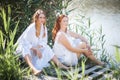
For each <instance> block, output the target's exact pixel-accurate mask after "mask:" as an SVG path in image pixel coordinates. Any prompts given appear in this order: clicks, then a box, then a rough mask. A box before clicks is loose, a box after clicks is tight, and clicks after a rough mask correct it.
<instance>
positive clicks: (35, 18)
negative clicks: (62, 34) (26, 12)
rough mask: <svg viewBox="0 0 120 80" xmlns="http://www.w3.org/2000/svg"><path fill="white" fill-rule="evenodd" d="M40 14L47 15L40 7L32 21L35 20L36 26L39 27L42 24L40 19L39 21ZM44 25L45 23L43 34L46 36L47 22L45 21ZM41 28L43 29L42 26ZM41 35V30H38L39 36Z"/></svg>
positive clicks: (37, 34)
mask: <svg viewBox="0 0 120 80" xmlns="http://www.w3.org/2000/svg"><path fill="white" fill-rule="evenodd" d="M40 14H44V15H45V16H46V14H45V12H44V11H43V10H41V9H38V10H37V11H36V12H35V13H34V14H33V17H32V23H33V22H35V27H38V26H40V25H41V24H39V21H38V19H39V15H40ZM43 25H44V34H43V37H45V36H46V33H45V27H46V22H45V23H44V24H43ZM40 30H41V28H40ZM39 35H40V31H39V32H38V31H36V36H37V37H39Z"/></svg>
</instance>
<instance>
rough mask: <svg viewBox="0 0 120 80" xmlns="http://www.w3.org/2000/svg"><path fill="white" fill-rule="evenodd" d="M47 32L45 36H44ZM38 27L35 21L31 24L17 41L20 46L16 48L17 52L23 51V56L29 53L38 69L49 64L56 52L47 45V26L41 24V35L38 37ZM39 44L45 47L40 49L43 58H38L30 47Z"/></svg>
mask: <svg viewBox="0 0 120 80" xmlns="http://www.w3.org/2000/svg"><path fill="white" fill-rule="evenodd" d="M44 31H45V33H46V36H45V37H42V36H43V34H44ZM35 32H36V29H35V23H32V24H30V25H29V26H28V27H27V29H26V30H25V31H24V32H23V34H22V35H21V36H20V38H19V39H18V41H17V43H16V44H18V47H17V49H16V51H17V53H21V54H22V55H23V57H25V55H27V54H29V55H30V57H31V59H32V64H33V65H34V66H35V68H36V69H38V70H42V69H43V68H44V67H47V66H48V62H49V61H50V60H51V59H52V58H53V56H54V53H53V51H52V49H51V48H50V47H49V46H48V45H47V39H48V36H47V28H45V30H44V28H43V26H41V31H40V36H39V38H38V37H36V33H35ZM38 45H42V46H43V47H42V48H40V49H39V50H40V51H41V53H42V58H38V56H36V55H35V54H34V53H33V52H32V51H31V50H30V49H31V48H32V47H36V46H38Z"/></svg>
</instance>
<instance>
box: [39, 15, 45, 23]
mask: <svg viewBox="0 0 120 80" xmlns="http://www.w3.org/2000/svg"><path fill="white" fill-rule="evenodd" d="M39 21H40V23H41V24H45V22H46V17H45V15H44V14H40V15H39Z"/></svg>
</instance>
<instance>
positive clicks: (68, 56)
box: [53, 31, 81, 66]
mask: <svg viewBox="0 0 120 80" xmlns="http://www.w3.org/2000/svg"><path fill="white" fill-rule="evenodd" d="M60 35H65V37H66V38H67V39H68V41H69V42H70V44H71V45H72V46H73V47H76V46H77V45H78V44H80V43H81V40H80V39H75V38H73V37H71V36H70V35H69V34H66V33H64V32H61V31H59V32H58V33H57V35H56V38H55V43H54V45H53V51H54V53H55V55H56V56H57V57H58V59H59V60H60V62H61V63H63V64H65V65H68V66H74V65H77V64H78V58H77V54H76V53H74V52H72V51H70V50H68V49H67V48H66V47H65V46H64V45H62V44H61V43H60V42H59V41H58V39H59V37H60Z"/></svg>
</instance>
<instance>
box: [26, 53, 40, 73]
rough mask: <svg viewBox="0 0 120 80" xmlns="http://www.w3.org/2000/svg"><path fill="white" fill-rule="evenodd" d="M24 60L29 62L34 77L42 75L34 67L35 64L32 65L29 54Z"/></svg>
mask: <svg viewBox="0 0 120 80" xmlns="http://www.w3.org/2000/svg"><path fill="white" fill-rule="evenodd" d="M24 59H25V61H26V62H27V64H28V65H29V67H30V68H31V69H32V71H33V73H34V75H37V74H39V73H40V71H39V70H37V69H36V68H35V67H34V66H33V64H32V62H31V57H30V56H29V54H27V55H25V57H24Z"/></svg>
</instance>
